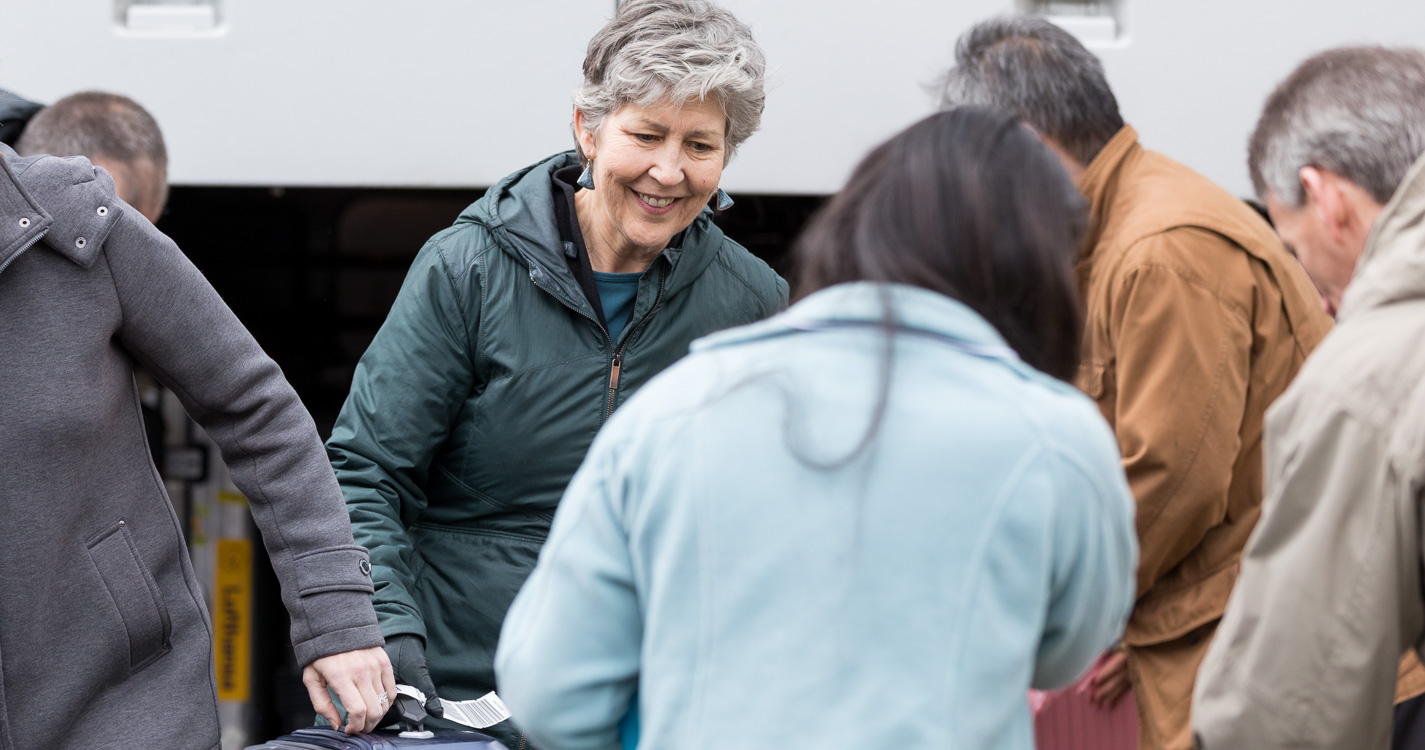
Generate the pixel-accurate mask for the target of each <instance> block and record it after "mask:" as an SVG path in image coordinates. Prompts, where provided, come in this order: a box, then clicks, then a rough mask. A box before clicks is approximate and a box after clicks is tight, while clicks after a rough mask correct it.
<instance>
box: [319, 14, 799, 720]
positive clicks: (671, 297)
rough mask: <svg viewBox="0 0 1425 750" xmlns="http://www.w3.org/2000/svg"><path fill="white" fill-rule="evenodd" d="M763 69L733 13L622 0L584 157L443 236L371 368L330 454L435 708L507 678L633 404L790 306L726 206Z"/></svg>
mask: <svg viewBox="0 0 1425 750" xmlns="http://www.w3.org/2000/svg"><path fill="white" fill-rule="evenodd" d="M765 67H766V65H765V61H764V58H763V55H762V52H761V50H760V49H759V48H758V47H757V44H756V42H755V41H753V38H752V35H751V32H750V31H749V30H748V28H747V26H745V25H744V24H742V23H741V22H739V21H738V20H737V19H736V18H735V17H733V16H732V14H730V13H728V12H727V11H726V10H723V9H722V8H719V7H718V6H717V5H715V4H714V3H711V2H707V0H632V1H630V2H624V3H623V4H622V6H621V7H620V9H619V11H618V12H617V14H616V16H615V17H614V18H613V20H612V21H610V22H609V23H608V25H606V26H605V27H604V28H603V29H602V30H600V31H599V32H598V34H596V35H595V36H594V38H593V40H592V41H591V42H590V43H589V49H588V55H587V57H586V58H585V61H584V83H583V85H582V86H581V87H580V88H579V89H578V91H577V92H576V93H575V95H574V136H575V141H576V146H577V148H576V150H574V151H568V152H564V153H560V154H556V155H554V156H552V157H549V158H547V159H544V160H543V161H540V162H538V163H536V164H534V165H532V166H530V167H527V168H525V169H522V170H520V171H518V172H516V173H514V174H512V175H510V176H509V177H507V178H505V179H504V180H502V181H500V182H499V183H498V184H496V185H495V186H494V187H493V188H491V189H490V190H489V192H488V193H486V195H485V196H484V197H483V198H481V199H480V200H479V201H477V202H475V204H473V205H472V206H470V207H469V208H468V209H466V211H465V212H464V213H463V214H461V216H460V218H459V219H457V220H456V222H455V225H454V226H452V227H450V228H449V229H446V230H444V231H442V232H440V233H439V234H437V235H435V236H434V237H432V238H431V240H430V241H429V242H428V243H427V244H426V246H425V247H424V248H423V249H422V250H421V251H420V253H419V254H418V255H417V256H416V260H415V261H414V263H413V265H412V267H411V269H410V272H409V274H408V275H407V277H406V282H405V285H404V286H403V288H402V289H401V292H400V295H399V296H398V297H397V300H396V302H395V305H394V307H393V308H392V310H391V312H390V315H389V316H388V317H387V319H386V322H385V324H384V325H383V326H382V327H381V330H380V332H378V333H377V335H376V338H375V340H374V341H373V342H372V344H371V346H370V348H369V349H368V350H367V352H366V354H365V355H364V356H363V357H362V359H361V362H360V364H359V365H358V366H357V370H356V375H355V379H354V382H353V383H352V388H351V394H350V396H349V397H348V399H347V402H346V405H345V406H344V407H343V409H342V412H341V416H340V417H339V419H338V421H337V424H336V426H335V428H334V430H333V433H332V437H331V439H330V441H329V442H328V444H327V448H328V453H329V455H330V458H331V460H332V464H333V466H334V468H335V469H336V473H337V478H338V479H339V480H340V482H341V486H342V489H343V490H344V492H345V495H346V501H347V505H348V508H349V510H350V512H351V520H352V526H353V528H354V531H355V534H356V541H357V543H359V544H362V545H364V546H366V547H367V548H368V549H370V550H371V568H372V577H373V579H374V581H375V594H374V600H375V604H376V611H377V614H378V617H379V619H380V622H381V630H382V633H383V634H384V635H385V637H386V642H387V650H388V652H389V653H390V655H391V660H392V663H393V664H394V665H395V667H396V675H397V678H398V681H400V682H403V683H407V684H411V685H414V686H416V687H418V688H421V689H422V690H423V691H424V692H425V693H426V695H427V698H428V701H427V709H428V710H429V711H430V712H431V713H434V714H437V715H438V714H439V713H440V704H439V702H438V701H437V700H436V699H435V695H436V693H437V692H438V693H439V695H440V696H441V697H443V698H446V699H457V700H463V699H475V698H480V697H482V696H483V695H485V694H486V693H488V692H489V691H491V690H493V689H494V688H495V675H494V669H493V666H492V661H493V658H494V654H495V645H496V640H497V638H498V636H499V632H500V626H501V623H502V621H503V620H504V617H505V611H506V610H507V609H508V607H509V605H510V602H511V601H512V600H513V599H514V596H515V593H516V592H517V591H518V590H519V588H520V586H521V584H523V583H524V580H525V578H526V576H527V575H528V574H529V572H530V570H531V569H532V568H533V567H534V564H535V559H536V558H537V556H538V555H539V550H540V547H541V545H542V544H543V542H544V539H545V535H546V534H547V532H548V530H549V525H550V521H551V519H552V518H553V516H554V510H555V506H556V505H557V504H558V502H559V498H560V496H561V494H562V493H563V491H564V487H565V485H566V484H567V483H568V481H569V479H570V477H571V476H572V475H573V473H574V470H575V469H576V468H577V467H578V465H579V463H580V461H581V460H582V459H583V457H584V453H585V451H586V450H587V449H588V447H589V444H590V443H591V442H592V440H593V438H594V434H595V433H596V432H598V431H599V428H600V427H601V426H602V425H603V424H604V421H605V420H607V419H608V417H609V415H610V414H611V413H612V412H613V410H614V409H615V408H617V407H618V405H619V404H620V403H622V402H623V401H624V400H625V399H626V398H627V397H628V395H629V394H630V393H632V392H633V391H635V390H637V389H638V388H639V387H640V386H641V385H643V384H644V383H645V382H647V381H648V379H649V378H651V377H652V376H654V375H655V374H657V373H658V372H660V371H662V370H663V369H664V368H666V367H668V366H669V365H670V364H672V363H673V362H674V361H675V360H677V359H678V358H680V357H682V356H683V355H684V354H685V353H686V352H687V351H688V345H689V343H690V342H692V341H693V340H694V339H696V338H698V337H700V336H703V335H705V334H708V333H711V332H713V331H716V330H719V329H723V328H728V327H731V326H736V325H741V324H745V323H751V322H754V321H757V320H759V319H761V318H764V317H767V316H768V315H771V314H773V313H775V312H777V311H779V310H780V309H782V308H783V307H785V306H786V303H787V285H786V283H785V282H784V281H782V279H780V278H779V277H778V276H777V275H776V274H775V273H774V272H773V271H772V270H771V269H770V268H768V267H767V265H766V264H764V263H762V262H761V261H759V260H757V259H756V258H755V257H753V256H752V255H751V254H750V253H748V252H747V251H746V250H745V249H743V248H742V247H741V246H739V245H738V244H737V243H736V242H733V241H732V240H730V239H728V238H727V237H726V236H724V235H723V233H722V232H721V231H720V230H719V229H718V228H717V227H716V226H715V225H714V224H713V222H712V212H711V210H710V208H709V204H710V203H711V202H712V201H713V199H714V197H715V196H716V199H717V203H718V204H719V207H720V208H725V207H726V206H727V205H729V204H730V202H731V201H730V199H728V198H727V197H726V194H725V193H723V192H722V191H721V189H720V188H719V183H720V182H721V179H722V172H723V168H724V167H725V166H726V165H727V163H728V160H729V159H730V158H731V156H732V154H733V153H734V152H735V151H736V149H737V147H738V146H740V145H741V144H742V142H743V141H744V140H746V139H747V137H748V136H749V135H751V134H752V133H753V132H754V131H755V130H756V129H757V127H758V124H759V122H760V119H761V113H762V108H763V102H764V98H765V95H764V93H763V77H764V72H765ZM515 720H516V721H518V717H515ZM496 733H497V734H501V733H500V732H498V731H497V732H496ZM512 733H513V732H512V731H507V732H504V733H503V734H501V736H503V737H508V736H510V735H511V734H512Z"/></svg>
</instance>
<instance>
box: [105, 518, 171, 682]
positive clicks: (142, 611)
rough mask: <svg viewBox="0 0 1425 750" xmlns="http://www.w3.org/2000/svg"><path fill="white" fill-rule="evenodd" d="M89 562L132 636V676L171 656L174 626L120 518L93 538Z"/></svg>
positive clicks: (130, 670) (156, 586)
mask: <svg viewBox="0 0 1425 750" xmlns="http://www.w3.org/2000/svg"><path fill="white" fill-rule="evenodd" d="M87 546H88V548H89V560H90V561H91V562H93V563H94V568H95V569H96V570H98V571H99V577H100V578H101V579H103V581H104V587H105V588H107V589H108V590H109V596H110V598H112V599H113V602H114V606H115V607H116V608H117V609H118V611H119V618H120V619H122V620H123V622H124V630H125V631H127V633H128V637H129V674H133V673H134V672H137V671H139V670H141V669H143V668H144V667H146V666H148V665H149V664H152V663H153V662H154V660H156V659H158V657H160V656H163V655H164V654H165V653H168V649H169V636H170V635H171V632H172V623H171V622H170V621H169V618H168V608H167V607H165V606H164V605H163V597H161V596H160V595H159V592H158V584H157V583H156V582H155V581H154V580H153V575H152V574H151V573H149V571H148V567H147V566H145V565H144V564H143V559H142V558H140V557H139V550H138V547H137V546H136V545H135V544H134V539H133V535H132V534H130V533H129V527H128V523H127V522H125V521H124V520H123V519H120V520H119V521H118V522H116V523H115V524H114V525H113V526H110V527H109V528H107V529H105V530H103V531H101V532H99V533H98V534H97V535H95V536H93V537H91V538H90V539H89V542H88V545H87Z"/></svg>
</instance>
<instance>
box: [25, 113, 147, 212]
mask: <svg viewBox="0 0 1425 750" xmlns="http://www.w3.org/2000/svg"><path fill="white" fill-rule="evenodd" d="M15 150H16V151H18V152H19V153H21V154H23V155H25V156H30V155H33V154H49V155H50V156H85V157H88V158H90V159H106V160H109V161H113V162H118V163H121V164H125V165H128V166H130V167H133V168H137V167H139V166H141V165H143V163H144V162H147V163H148V164H150V165H152V168H153V170H154V173H155V177H156V179H157V182H158V184H155V185H149V186H148V187H149V189H150V190H152V191H154V193H155V194H154V195H149V196H144V197H145V198H151V199H154V200H157V201H159V203H162V202H163V199H164V198H165V197H166V196H167V193H168V148H167V147H166V146H164V143H163V131H161V130H159V128H158V122H157V121H156V120H154V119H153V115H151V114H149V113H148V110H146V109H144V108H143V107H142V106H139V103H138V102H136V101H134V100H133V99H130V98H128V97H127V96H120V95H118V94H109V93H106V92H103V91H83V92H80V93H78V94H71V95H70V96H66V97H64V98H63V99H60V100H59V101H57V102H55V103H54V104H51V105H49V106H48V107H45V108H44V109H41V110H40V111H39V112H38V113H36V114H35V116H34V117H33V118H32V119H31V120H30V123H29V124H28V125H26V126H25V132H24V133H23V134H22V135H21V136H20V141H19V143H17V144H16V145H15ZM134 178H135V179H137V175H134ZM134 187H136V186H134ZM129 189H133V187H130V188H129ZM119 197H121V198H123V199H124V200H126V201H129V202H130V203H132V202H133V198H134V197H135V196H119Z"/></svg>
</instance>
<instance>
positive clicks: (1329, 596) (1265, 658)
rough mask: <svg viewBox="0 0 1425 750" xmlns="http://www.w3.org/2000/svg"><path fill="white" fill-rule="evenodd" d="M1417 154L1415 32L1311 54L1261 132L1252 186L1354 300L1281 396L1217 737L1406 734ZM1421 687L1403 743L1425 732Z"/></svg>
mask: <svg viewBox="0 0 1425 750" xmlns="http://www.w3.org/2000/svg"><path fill="white" fill-rule="evenodd" d="M1422 154H1425V55H1422V54H1421V53H1420V52H1419V51H1416V50H1389V49H1382V48H1355V49H1339V50H1332V51H1330V52H1326V53H1323V54H1320V55H1317V56H1316V57H1313V58H1311V59H1309V60H1307V61H1306V62H1304V63H1302V65H1301V66H1300V67H1299V68H1297V69H1296V71H1295V72H1294V73H1292V74H1291V76H1290V77H1288V78H1287V79H1286V81H1284V82H1283V83H1282V84H1281V85H1280V86H1279V87H1278V88H1277V90H1276V91H1275V92H1274V93H1273V94H1272V95H1271V97H1270V98H1269V99H1268V100H1267V104H1266V109H1265V111H1264V112H1263V113H1262V116H1261V119H1260V120H1259V121H1258V123H1257V129H1256V132H1255V134H1254V135H1253V136H1252V141H1251V147H1250V151H1249V166H1250V168H1251V173H1252V181H1253V183H1254V185H1255V187H1256V190H1257V193H1258V195H1260V196H1261V197H1262V198H1264V199H1265V200H1266V202H1267V207H1268V210H1269V211H1270V213H1271V216H1272V218H1273V220H1274V221H1275V222H1276V225H1277V228H1278V231H1279V232H1280V233H1281V236H1282V238H1283V239H1285V240H1286V241H1287V242H1288V244H1289V246H1291V247H1293V248H1294V250H1295V252H1296V254H1297V256H1298V257H1299V258H1300V259H1301V262H1302V263H1303V264H1304V265H1305V266H1306V269H1307V271H1308V272H1309V273H1310V274H1311V278H1312V280H1313V281H1315V282H1316V285H1317V287H1318V288H1319V289H1320V290H1321V293H1322V296H1323V297H1324V299H1325V301H1326V304H1327V305H1328V306H1329V307H1330V308H1332V309H1336V310H1339V313H1338V314H1337V327H1336V329H1335V330H1334V331H1333V332H1332V333H1331V335H1330V336H1328V337H1327V339H1326V341H1325V342H1323V343H1322V345H1321V347H1320V348H1319V349H1317V350H1316V352H1315V353H1314V354H1313V355H1312V356H1311V359H1310V360H1309V361H1308V362H1307V363H1306V366H1305V367H1303V368H1302V370H1301V374H1300V376H1299V377H1298V378H1297V380H1296V382H1294V383H1293V384H1292V386H1291V388H1290V389H1288V390H1287V392H1286V394H1285V395H1283V396H1282V398H1281V399H1280V400H1279V401H1278V402H1277V404H1276V405H1275V406H1273V407H1272V410H1271V413H1270V414H1269V416H1268V420H1267V434H1266V501H1265V509H1264V513H1263V516H1262V521H1261V523H1260V524H1259V526H1258V529H1257V531H1256V533H1255V534H1253V536H1252V539H1251V543H1250V545H1249V546H1248V549H1247V554H1246V556H1245V557H1244V559H1243V564H1242V574H1241V580H1240V583H1239V584H1238V587H1237V590H1236V591H1235V592H1234V593H1233V595H1232V599H1231V602H1230V603H1229V605H1228V608H1227V615H1226V617H1224V618H1223V620H1222V626H1221V632H1220V633H1219V634H1218V638H1217V642H1216V643H1215V644H1214V645H1213V647H1212V648H1211V650H1210V651H1209V653H1208V656H1207V660H1206V661H1205V662H1204V664H1203V670H1202V679H1201V681H1200V682H1199V684H1198V687H1197V692H1196V695H1195V703H1194V716H1193V727H1194V729H1195V730H1196V733H1197V735H1198V742H1199V743H1200V745H1201V747H1203V748H1207V749H1208V750H1227V749H1229V748H1278V747H1290V748H1353V749H1354V748H1384V747H1387V746H1389V745H1390V743H1391V742H1392V718H1393V717H1392V711H1391V703H1392V700H1391V698H1392V687H1393V685H1394V684H1395V682H1396V678H1397V670H1396V664H1397V660H1398V659H1399V658H1400V655H1401V652H1402V651H1405V650H1407V649H1414V648H1417V647H1418V646H1419V645H1420V643H1421V640H1422V636H1425V604H1422V588H1421V587H1422V580H1421V563H1422V557H1421V555H1422V540H1421V534H1422V530H1423V529H1422V515H1421V499H1422V494H1425V158H1422ZM1410 705H1411V704H1405V705H1402V706H1400V707H1399V708H1397V709H1396V712H1395V716H1394V719H1395V721H1394V724H1395V733H1394V734H1395V737H1394V743H1395V746H1396V747H1403V746H1409V745H1410V744H1413V743H1420V742H1421V740H1422V737H1421V736H1420V734H1419V732H1420V728H1419V727H1418V726H1412V725H1411V724H1410V722H1409V719H1411V718H1415V719H1416V721H1417V722H1418V717H1411V716H1409V714H1410V713H1411V712H1410V711H1409V710H1407V709H1408V708H1409V707H1410ZM1416 708H1417V709H1418V706H1417V707H1416ZM1412 733H1415V736H1413V737H1412V736H1409V735H1411V734H1412ZM1414 746H1417V747H1420V746H1425V745H1422V744H1415V745H1414Z"/></svg>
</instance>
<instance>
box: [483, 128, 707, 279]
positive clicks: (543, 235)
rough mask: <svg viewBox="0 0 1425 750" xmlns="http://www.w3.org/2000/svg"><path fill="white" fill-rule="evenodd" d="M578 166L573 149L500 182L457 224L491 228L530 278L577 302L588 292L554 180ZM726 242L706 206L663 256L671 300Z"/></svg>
mask: <svg viewBox="0 0 1425 750" xmlns="http://www.w3.org/2000/svg"><path fill="white" fill-rule="evenodd" d="M578 163H579V157H578V156H576V155H575V154H574V152H573V151H572V150H571V151H564V152H561V153H558V154H555V155H554V156H551V157H549V158H547V159H544V160H543V161H540V162H537V163H535V164H532V165H530V166H528V167H525V168H524V169H521V170H519V171H518V172H515V173H514V174H512V175H510V176H508V177H506V178H504V179H503V180H500V181H499V182H497V183H495V185H494V187H491V188H490V190H489V191H488V192H487V193H485V195H484V197H482V198H480V200H478V201H475V202H474V203H472V204H471V205H470V207H469V208H466V209H465V211H464V212H462V213H461V214H460V218H459V219H457V220H456V222H455V223H456V224H457V225H459V224H466V223H473V224H480V225H482V226H484V227H486V228H487V229H489V230H490V232H491V234H492V235H494V237H495V239H496V240H497V241H498V242H499V243H500V244H501V245H502V246H503V247H504V248H505V249H506V250H507V251H509V252H513V253H514V254H516V255H517V256H518V257H520V258H521V259H523V260H524V262H525V263H526V264H527V265H528V266H529V269H530V276H531V278H537V279H538V280H540V281H544V282H546V283H551V284H553V285H555V286H557V287H558V288H559V289H560V291H562V292H563V293H564V294H566V295H568V296H569V297H570V298H571V299H575V300H578V299H583V297H584V293H583V291H581V290H580V288H579V283H578V281H577V280H576V279H575V278H574V274H573V273H572V272H571V271H570V270H569V264H568V262H567V261H566V260H565V259H566V258H567V257H572V255H573V253H574V252H575V250H574V247H573V245H572V244H570V243H565V242H564V241H563V240H562V239H561V238H560V237H559V220H558V217H557V216H556V214H555V210H554V200H555V197H554V191H553V190H552V189H551V188H550V185H551V182H550V181H551V180H553V179H554V173H555V172H558V171H559V170H561V169H564V168H565V167H569V166H573V165H575V164H578ZM723 240H724V235H723V233H722V230H721V229H718V228H717V226H716V225H715V224H713V222H712V210H711V209H708V208H704V209H703V210H702V212H701V213H699V214H698V217H697V218H696V219H694V220H693V223H692V224H690V225H689V226H688V227H687V229H686V230H685V231H684V233H683V243H682V245H681V246H679V247H669V248H667V249H665V250H664V251H663V254H662V256H661V257H663V258H665V259H666V260H667V261H668V263H669V271H668V276H667V279H666V280H665V282H664V289H665V293H666V294H667V295H669V296H672V295H673V294H675V293H677V292H678V291H679V290H681V289H682V288H683V287H686V286H688V285H689V284H691V283H692V282H693V281H694V280H696V279H697V278H698V276H700V275H701V274H702V273H703V271H705V270H707V268H708V266H710V265H712V262H713V260H714V259H715V258H716V256H717V253H718V251H719V250H720V249H721V248H722V243H723Z"/></svg>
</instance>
